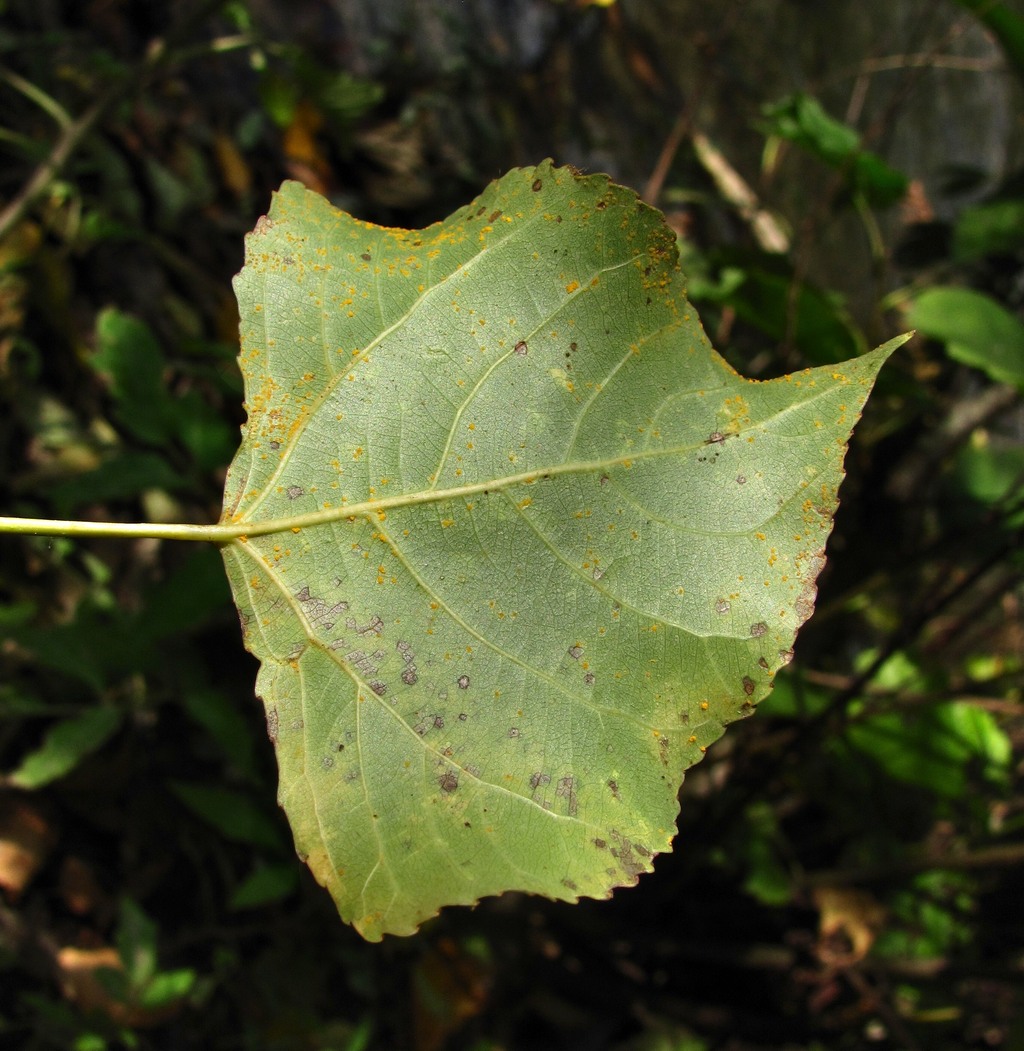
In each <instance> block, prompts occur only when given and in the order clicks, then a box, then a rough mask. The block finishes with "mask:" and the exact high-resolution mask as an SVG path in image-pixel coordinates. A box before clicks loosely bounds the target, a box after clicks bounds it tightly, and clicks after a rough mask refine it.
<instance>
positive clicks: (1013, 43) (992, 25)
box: [956, 0, 1024, 77]
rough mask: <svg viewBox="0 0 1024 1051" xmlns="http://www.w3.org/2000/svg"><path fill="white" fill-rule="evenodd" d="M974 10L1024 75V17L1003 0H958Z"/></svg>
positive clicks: (962, 4) (962, 5) (1018, 71)
mask: <svg viewBox="0 0 1024 1051" xmlns="http://www.w3.org/2000/svg"><path fill="white" fill-rule="evenodd" d="M956 2H957V3H958V4H959V5H960V6H961V7H966V8H967V10H968V11H973V12H974V13H975V14H976V15H977V16H978V18H979V19H980V20H981V21H982V22H983V23H984V24H985V25H986V26H987V27H988V29H989V30H991V32H992V34H993V35H994V36H995V38H996V39H997V40H998V41H999V43H1000V44H1001V45H1002V46H1003V50H1004V51H1005V52H1006V57H1007V58H1008V59H1009V61H1010V65H1011V67H1012V68H1013V69H1014V71H1015V72H1016V73H1017V75H1018V76H1020V77H1024V17H1021V15H1019V14H1016V13H1015V12H1014V11H1012V10H1011V9H1010V8H1009V7H1008V6H1007V4H1005V3H1003V2H1002V0H956Z"/></svg>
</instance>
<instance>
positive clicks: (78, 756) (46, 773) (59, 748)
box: [4, 708, 122, 789]
mask: <svg viewBox="0 0 1024 1051" xmlns="http://www.w3.org/2000/svg"><path fill="white" fill-rule="evenodd" d="M121 718H122V716H121V713H120V712H119V711H117V710H116V709H115V708H93V709H90V710H89V711H86V712H83V713H82V714H81V715H76V716H74V717H73V718H70V719H62V720H60V722H57V723H54V724H53V726H52V727H50V729H49V730H47V732H46V735H45V737H44V738H43V743H42V744H41V745H40V746H39V747H38V748H37V749H36V750H35V751H33V752H30V753H29V754H28V755H27V756H25V758H24V759H23V760H22V761H21V764H20V765H19V766H18V768H17V769H16V770H13V771H12V772H11V773H10V774H9V775H8V776H7V777H6V778H5V779H4V781H5V782H6V784H8V785H12V786H14V787H15V788H26V789H34V788H42V786H43V785H48V784H49V783H50V782H51V781H56V780H57V779H58V778H61V777H64V776H65V775H66V774H69V773H71V771H72V770H74V769H75V767H76V766H78V764H79V763H80V762H81V761H82V760H83V759H84V758H85V757H86V756H88V755H91V754H92V753H93V752H95V751H96V750H97V749H99V748H101V747H102V746H103V745H104V744H106V742H107V741H108V740H109V739H110V738H111V737H112V736H113V735H114V733H115V731H116V730H117V728H118V727H119V726H120V725H121Z"/></svg>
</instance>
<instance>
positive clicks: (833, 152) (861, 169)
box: [763, 93, 909, 208]
mask: <svg viewBox="0 0 1024 1051" xmlns="http://www.w3.org/2000/svg"><path fill="white" fill-rule="evenodd" d="M764 117H765V125H764V128H763V130H764V132H765V134H767V135H773V136H776V137H777V138H780V139H786V140H788V141H789V142H793V143H796V144H797V145H798V146H800V147H802V148H803V149H805V150H807V151H808V152H809V153H811V154H813V155H814V156H816V157H818V158H819V159H821V160H822V161H824V162H825V163H826V164H828V165H829V166H830V167H832V168H836V169H838V170H840V171H842V172H844V174H845V176H846V179H847V181H848V182H849V184H850V188H851V189H852V190H854V191H856V192H858V193H862V194H863V195H864V197H865V198H866V199H867V201H868V203H870V204H872V205H875V206H876V207H879V208H884V207H886V206H887V205H891V204H895V203H896V202H897V201H899V200H901V199H902V197H903V196H904V194H905V193H906V192H907V187H908V185H909V182H908V180H907V177H906V176H905V175H904V174H903V173H902V172H899V171H897V170H896V169H895V168H891V167H890V166H889V165H888V164H886V163H885V161H883V160H882V159H881V158H880V157H879V156H877V155H876V154H874V153H871V152H869V151H868V150H863V149H861V145H860V135H858V133H857V132H856V131H854V129H853V128H851V127H849V126H848V125H846V124H843V123H842V122H841V121H838V120H836V119H835V118H833V117H830V116H829V115H828V114H827V113H826V112H825V110H824V109H823V108H822V106H821V103H820V102H818V100H817V99H814V98H812V97H811V96H810V95H804V94H799V93H798V94H796V95H790V96H789V97H788V98H785V99H782V100H781V101H780V102H776V103H774V104H773V105H771V106H767V107H765V110H764Z"/></svg>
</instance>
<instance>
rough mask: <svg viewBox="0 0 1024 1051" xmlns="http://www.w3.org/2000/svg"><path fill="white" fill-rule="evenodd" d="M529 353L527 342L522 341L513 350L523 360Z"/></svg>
mask: <svg viewBox="0 0 1024 1051" xmlns="http://www.w3.org/2000/svg"><path fill="white" fill-rule="evenodd" d="M528 352H529V347H527V345H526V340H525V339H521V340H520V341H519V342H518V343H517V344H516V345H515V346H514V347H513V348H512V353H513V354H518V355H519V356H520V357H521V358H525V357H526V355H527V353H528Z"/></svg>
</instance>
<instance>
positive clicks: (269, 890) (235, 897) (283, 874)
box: [231, 864, 299, 909]
mask: <svg viewBox="0 0 1024 1051" xmlns="http://www.w3.org/2000/svg"><path fill="white" fill-rule="evenodd" d="M297 873H298V870H297V869H296V868H295V866H294V864H284V865H260V866H259V867H258V868H256V869H255V870H254V871H253V872H252V873H250V875H249V876H248V877H247V878H246V879H245V880H243V881H242V883H240V884H239V885H238V886H237V887H236V888H235V890H234V892H233V893H232V895H231V908H232V909H259V908H262V907H263V906H264V905H269V904H271V903H272V902H275V901H281V900H282V899H284V898H287V897H288V896H289V895H291V894H293V893H294V892H295V890H296V888H297V887H298V884H299V881H298V875H297Z"/></svg>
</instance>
